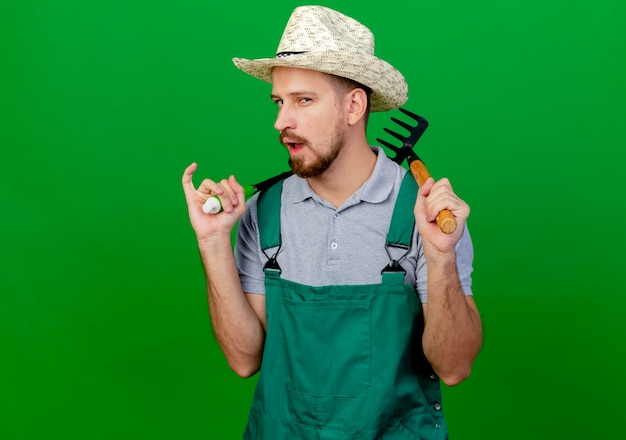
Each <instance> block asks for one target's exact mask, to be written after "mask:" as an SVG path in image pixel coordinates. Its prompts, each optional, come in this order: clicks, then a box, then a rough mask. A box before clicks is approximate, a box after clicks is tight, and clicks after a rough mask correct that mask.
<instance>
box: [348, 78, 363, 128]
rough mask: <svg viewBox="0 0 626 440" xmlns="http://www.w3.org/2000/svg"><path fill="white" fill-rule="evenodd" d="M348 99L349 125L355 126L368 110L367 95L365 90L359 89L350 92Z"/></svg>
mask: <svg viewBox="0 0 626 440" xmlns="http://www.w3.org/2000/svg"><path fill="white" fill-rule="evenodd" d="M347 99H348V124H349V125H355V124H356V123H357V122H359V121H360V120H361V119H362V118H363V116H364V115H365V112H366V110H367V94H366V93H365V90H363V89H361V88H359V87H357V88H355V89H352V90H350V92H348V95H347Z"/></svg>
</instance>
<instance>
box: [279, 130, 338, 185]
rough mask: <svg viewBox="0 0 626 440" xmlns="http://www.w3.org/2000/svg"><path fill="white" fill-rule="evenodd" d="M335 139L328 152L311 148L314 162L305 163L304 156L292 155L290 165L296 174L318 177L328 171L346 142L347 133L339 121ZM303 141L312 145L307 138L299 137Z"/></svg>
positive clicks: (334, 134)
mask: <svg viewBox="0 0 626 440" xmlns="http://www.w3.org/2000/svg"><path fill="white" fill-rule="evenodd" d="M332 138H333V141H332V144H331V145H330V148H329V150H328V152H327V153H326V154H321V153H319V152H317V151H314V150H310V151H311V152H312V153H313V154H314V156H315V158H314V160H313V162H310V163H305V161H304V160H303V158H301V157H290V158H289V166H290V167H291V170H292V171H293V172H294V174H295V175H297V176H298V177H301V178H304V179H306V178H308V177H316V176H319V175H321V174H322V173H323V172H324V171H326V170H327V169H328V168H329V167H330V166H331V165H332V163H333V162H334V161H335V159H336V158H337V156H338V155H339V153H340V152H341V149H342V148H343V144H344V142H345V133H344V131H343V130H342V129H341V123H340V122H339V121H338V122H337V125H335V132H334V133H333V136H332ZM298 140H300V141H302V143H303V144H306V145H307V146H308V145H310V144H309V142H308V141H306V139H298Z"/></svg>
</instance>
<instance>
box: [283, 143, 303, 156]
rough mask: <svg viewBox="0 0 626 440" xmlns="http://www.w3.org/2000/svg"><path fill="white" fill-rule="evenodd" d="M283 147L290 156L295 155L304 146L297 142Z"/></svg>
mask: <svg viewBox="0 0 626 440" xmlns="http://www.w3.org/2000/svg"><path fill="white" fill-rule="evenodd" d="M285 145H286V146H287V149H288V150H289V152H290V153H292V154H297V153H299V152H300V151H302V150H303V149H304V144H302V143H299V142H287V143H286V144H285Z"/></svg>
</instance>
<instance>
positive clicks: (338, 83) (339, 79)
mask: <svg viewBox="0 0 626 440" xmlns="http://www.w3.org/2000/svg"><path fill="white" fill-rule="evenodd" d="M328 77H329V78H330V84H331V86H332V87H333V89H334V90H335V93H337V95H338V96H341V95H344V94H346V93H348V92H350V91H351V90H354V89H361V90H363V91H364V92H365V95H366V96H367V108H366V109H365V114H364V115H363V119H364V121H365V126H366V127H367V121H368V120H369V115H370V107H371V104H370V96H371V95H372V89H370V88H369V87H367V86H366V85H363V84H361V83H360V82H357V81H354V80H352V79H349V78H344V77H343V76H338V75H332V74H329V75H328Z"/></svg>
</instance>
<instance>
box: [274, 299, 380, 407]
mask: <svg viewBox="0 0 626 440" xmlns="http://www.w3.org/2000/svg"><path fill="white" fill-rule="evenodd" d="M279 331H280V333H281V339H282V344H281V356H279V357H278V360H277V364H278V365H277V367H278V368H279V371H280V374H281V376H282V379H283V381H284V384H285V387H286V388H287V389H288V390H290V391H292V392H296V393H302V394H310V395H316V396H323V397H354V396H356V395H358V394H359V393H361V392H362V391H363V390H365V389H366V388H368V387H369V385H370V380H371V303H370V300H369V299H360V300H329V301H301V300H293V299H288V298H284V297H283V298H281V300H280V305H279Z"/></svg>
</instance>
